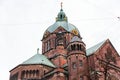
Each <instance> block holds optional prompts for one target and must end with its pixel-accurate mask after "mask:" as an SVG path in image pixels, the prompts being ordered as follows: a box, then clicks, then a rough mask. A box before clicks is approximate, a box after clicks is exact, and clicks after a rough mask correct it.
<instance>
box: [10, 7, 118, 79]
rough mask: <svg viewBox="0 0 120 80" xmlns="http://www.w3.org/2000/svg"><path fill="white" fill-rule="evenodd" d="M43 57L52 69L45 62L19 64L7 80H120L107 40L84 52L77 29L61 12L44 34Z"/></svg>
mask: <svg viewBox="0 0 120 80" xmlns="http://www.w3.org/2000/svg"><path fill="white" fill-rule="evenodd" d="M42 55H45V56H46V57H47V59H48V60H49V61H50V62H51V63H52V64H53V65H54V66H55V67H53V66H50V65H47V62H44V60H42V61H41V63H39V64H38V63H37V64H35V63H34V64H33V63H32V64H20V65H18V66H17V67H15V68H14V69H12V70H11V71H10V79H9V80H120V56H119V55H118V53H117V51H116V50H115V48H114V47H113V45H112V43H111V42H110V40H109V39H107V40H105V41H104V42H102V43H100V44H97V45H95V46H93V47H91V48H90V49H87V50H86V45H85V43H84V42H83V41H82V37H81V35H80V33H79V30H78V29H77V28H76V27H75V26H74V25H72V24H69V23H68V22H67V17H66V15H65V13H64V12H63V10H62V9H61V11H60V13H59V14H58V17H57V20H56V22H55V24H53V25H52V26H50V27H49V28H48V29H47V30H46V31H45V33H44V35H43V39H42ZM33 62H34V61H33ZM42 62H44V64H43V63H42Z"/></svg>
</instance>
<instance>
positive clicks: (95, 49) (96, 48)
mask: <svg viewBox="0 0 120 80" xmlns="http://www.w3.org/2000/svg"><path fill="white" fill-rule="evenodd" d="M105 42H106V40H104V41H102V42H100V43H98V44H96V45H95V46H93V47H91V48H89V49H87V50H86V55H87V56H89V55H91V54H93V53H94V52H96V51H97V50H98V49H99V48H100V47H101V46H102V45H103V44H104V43H105Z"/></svg>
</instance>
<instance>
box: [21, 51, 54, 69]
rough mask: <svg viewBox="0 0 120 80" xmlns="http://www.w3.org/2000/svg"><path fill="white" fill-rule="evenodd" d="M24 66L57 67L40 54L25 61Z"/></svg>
mask: <svg viewBox="0 0 120 80" xmlns="http://www.w3.org/2000/svg"><path fill="white" fill-rule="evenodd" d="M23 64H43V65H47V66H50V67H55V66H54V65H53V64H52V62H51V61H49V60H48V59H47V57H45V56H44V55H42V54H38V53H37V54H35V55H34V56H32V57H31V58H29V59H28V60H26V61H24V62H23V63H22V65H23Z"/></svg>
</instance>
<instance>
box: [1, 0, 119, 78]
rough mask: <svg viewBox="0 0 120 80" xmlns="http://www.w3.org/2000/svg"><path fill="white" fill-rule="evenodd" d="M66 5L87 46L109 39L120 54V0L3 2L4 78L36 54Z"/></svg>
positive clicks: (2, 42) (66, 11) (2, 41)
mask: <svg viewBox="0 0 120 80" xmlns="http://www.w3.org/2000/svg"><path fill="white" fill-rule="evenodd" d="M60 2H63V10H64V12H65V13H66V15H67V17H68V21H69V23H72V24H74V25H75V26H76V27H77V28H78V29H79V30H80V33H81V36H82V37H83V41H84V42H85V43H86V47H87V48H88V47H91V46H93V45H95V44H97V43H99V42H101V41H103V40H105V39H107V38H109V39H110V40H111V42H112V44H113V46H114V47H115V48H116V50H117V51H118V52H120V43H119V42H120V19H118V18H117V17H119V16H120V0H0V54H1V56H0V63H1V64H0V72H1V73H0V75H1V77H0V78H1V80H8V79H9V71H10V70H11V69H12V68H14V67H15V66H17V65H18V64H20V63H22V62H23V61H25V60H26V59H28V58H30V57H31V56H33V55H34V54H36V50H37V48H38V47H39V48H40V53H41V41H40V40H41V39H42V35H43V33H44V31H45V30H46V29H47V28H48V27H49V26H50V25H52V24H53V23H54V22H55V17H56V16H57V14H58V12H59V10H60Z"/></svg>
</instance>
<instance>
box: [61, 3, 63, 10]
mask: <svg viewBox="0 0 120 80" xmlns="http://www.w3.org/2000/svg"><path fill="white" fill-rule="evenodd" d="M62 7H63V2H61V10H62Z"/></svg>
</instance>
